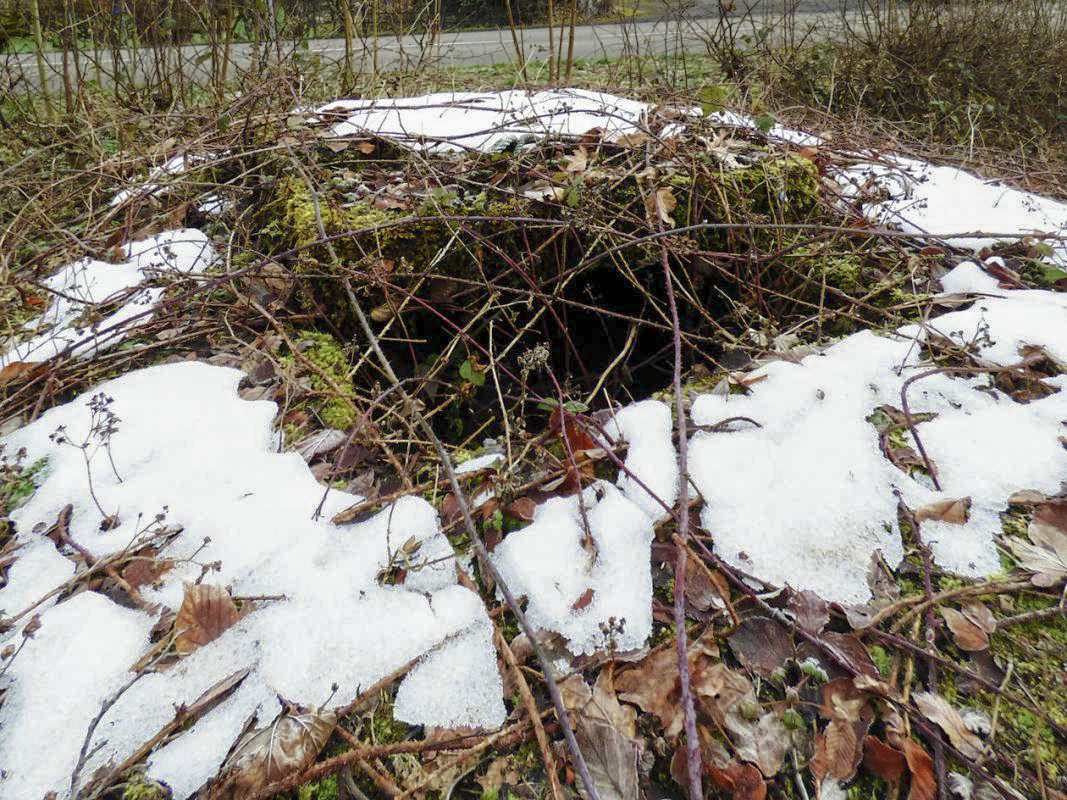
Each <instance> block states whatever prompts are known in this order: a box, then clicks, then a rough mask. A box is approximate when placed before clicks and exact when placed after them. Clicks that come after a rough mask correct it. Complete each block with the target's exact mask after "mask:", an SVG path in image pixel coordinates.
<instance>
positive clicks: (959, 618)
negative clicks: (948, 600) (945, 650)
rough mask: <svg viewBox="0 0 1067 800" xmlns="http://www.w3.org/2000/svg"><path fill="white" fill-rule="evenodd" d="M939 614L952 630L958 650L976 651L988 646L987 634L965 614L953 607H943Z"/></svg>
mask: <svg viewBox="0 0 1067 800" xmlns="http://www.w3.org/2000/svg"><path fill="white" fill-rule="evenodd" d="M941 616H943V617H944V618H945V622H946V623H947V624H948V629H949V630H950V631H952V639H953V641H955V642H956V646H957V647H958V648H960V650H966V651H967V652H977V651H979V650H985V649H986V648H987V647H989V636H988V635H987V634H986V632H985V631H984V630H982V629H981V628H980V627H978V626H977V625H975V624H974V623H973V622H972V621H971V620H970V619H968V618H967V616H966V615H964V614H962V613H961V612H959V611H957V610H956V609H954V608H948V607H943V608H942V609H941Z"/></svg>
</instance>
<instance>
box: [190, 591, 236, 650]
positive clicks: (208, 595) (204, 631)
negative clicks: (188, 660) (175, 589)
mask: <svg viewBox="0 0 1067 800" xmlns="http://www.w3.org/2000/svg"><path fill="white" fill-rule="evenodd" d="M236 621H237V606H235V605H234V604H233V600H231V599H230V595H229V594H227V593H226V590H225V589H223V588H222V587H221V586H211V585H209V584H204V585H201V586H197V585H195V584H192V583H187V584H185V596H184V597H183V598H182V607H181V608H180V609H178V616H177V617H175V619H174V632H175V637H174V649H175V650H176V651H177V652H179V653H191V652H193V651H194V650H196V649H197V648H198V647H201V646H202V645H205V644H207V643H208V642H211V641H214V640H215V639H218V638H219V637H220V636H221V635H222V634H223V632H224V631H225V630H226V629H227V628H229V627H230V626H231V625H233V623H234V622H236Z"/></svg>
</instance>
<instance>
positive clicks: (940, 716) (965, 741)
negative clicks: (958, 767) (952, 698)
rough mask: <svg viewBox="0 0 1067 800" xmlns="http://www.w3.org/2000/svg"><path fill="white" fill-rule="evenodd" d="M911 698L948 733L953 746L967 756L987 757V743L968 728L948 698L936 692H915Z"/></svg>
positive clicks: (931, 719)
mask: <svg viewBox="0 0 1067 800" xmlns="http://www.w3.org/2000/svg"><path fill="white" fill-rule="evenodd" d="M911 699H912V700H914V701H915V705H916V707H917V708H918V709H919V711H921V712H922V714H923V716H925V717H926V718H927V719H929V720H930V721H931V722H933V723H935V724H936V725H937V726H938V727H940V728H941V730H943V731H944V732H945V733H946V734H947V735H948V738H949V741H950V742H952V746H953V747H955V748H956V749H957V750H959V751H960V752H961V753H962V754H963V755H964V757H965V758H970V759H974V760H975V761H978V760H981V759H982V758H984V757H985V755H986V748H985V744H984V743H983V742H982V740H981V739H980V738H978V737H977V736H975V735H974V734H973V733H971V732H970V731H969V730H968V729H967V725H966V724H965V723H964V721H963V717H961V716H960V713H959V712H958V711H956V709H955V708H953V707H952V706H951V705H950V704H949V702H948V700H946V699H945V698H944V697H942V696H941V695H939V694H935V693H934V692H915V693H914V694H912V696H911Z"/></svg>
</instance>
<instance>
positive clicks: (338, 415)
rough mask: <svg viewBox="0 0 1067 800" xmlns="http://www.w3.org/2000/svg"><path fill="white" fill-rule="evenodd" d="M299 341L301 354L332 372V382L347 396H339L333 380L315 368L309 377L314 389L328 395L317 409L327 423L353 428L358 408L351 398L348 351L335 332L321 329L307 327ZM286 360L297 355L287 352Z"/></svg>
mask: <svg viewBox="0 0 1067 800" xmlns="http://www.w3.org/2000/svg"><path fill="white" fill-rule="evenodd" d="M298 345H299V346H301V347H303V350H302V351H301V354H302V355H303V356H304V358H306V359H307V360H308V361H310V362H311V363H312V364H314V365H315V366H316V367H318V368H319V369H321V370H322V371H323V372H324V373H325V374H327V375H329V376H330V378H331V379H332V380H333V383H334V384H335V385H336V386H338V387H340V388H341V391H343V392H344V393H345V397H338V396H337V395H336V392H335V389H334V388H333V386H331V385H330V383H329V382H328V381H327V380H326V379H324V378H323V377H322V375H318V374H316V373H315V372H311V373H310V375H309V378H310V380H311V386H312V388H313V389H315V391H317V392H322V393H324V394H326V395H328V396H329V397H328V399H326V400H324V401H320V402H318V403H317V404H316V405H317V407H316V409H315V410H316V411H317V412H318V415H319V417H320V418H321V419H322V422H323V424H324V425H326V426H328V427H330V428H336V429H337V430H340V431H345V430H348V429H350V428H351V427H352V426H354V425H355V424H356V417H357V415H356V411H355V408H354V407H353V406H352V402H351V400H350V399H346V398H351V397H352V396H353V395H354V394H355V392H354V390H353V389H352V387H351V380H350V379H349V376H348V368H349V361H348V354H347V353H346V352H345V349H344V347H343V346H342V345H341V343H340V342H338V341H337V339H335V338H334V337H333V336H331V335H330V334H328V333H323V332H321V331H304V332H302V333H301V334H300V337H299V342H298ZM284 360H285V361H286V362H287V363H294V362H296V359H295V357H294V356H286V357H285V359H284Z"/></svg>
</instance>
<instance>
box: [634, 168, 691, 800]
mask: <svg viewBox="0 0 1067 800" xmlns="http://www.w3.org/2000/svg"><path fill="white" fill-rule="evenodd" d="M648 161H649V158H648V154H647V152H646V154H645V164H646V166H647V165H648ZM650 195H651V197H652V207H653V212H654V216H655V222H656V225H657V227H658V228H659V230H660V232H661V233H662V232H663V210H662V208H661V207H660V199H659V193H658V192H657V190H656V187H655V186H654V185H653V186H652V187H651V189H650ZM660 263H661V264H662V266H663V280H664V283H665V284H666V287H667V304H668V306H669V307H670V311H671V329H672V331H671V332H672V334H673V339H674V407H675V413H676V416H677V418H678V422H677V424H678V464H679V472H680V476H681V479H680V481H679V484H680V486H679V490H678V491H679V503H678V507H679V512H678V539H679V540H680V542H681V547H679V548H678V549H677V552H676V555H675V561H674V634H675V639H676V642H677V647H678V683H679V686H680V687H681V695H682V713H683V715H684V725H685V759H686V767H687V768H688V772H689V800H703V797H704V790H703V785H702V783H701V778H700V771H701V770H700V738H699V736H698V734H697V723H696V709H695V708H694V707H693V690H692V687H691V685H690V681H689V657H688V650H689V642H688V636H687V635H686V630H685V568H686V560H687V554H688V544H689V461H688V441H687V439H688V436H689V434H688V431H687V430H686V420H685V404H684V402H683V400H682V331H681V324H680V323H679V321H678V304H677V302H676V301H675V297H674V276H673V274H672V273H671V264H670V254H669V253H668V251H667V245H666V243H665V242H664V241H663V240H662V239H661V240H660Z"/></svg>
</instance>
